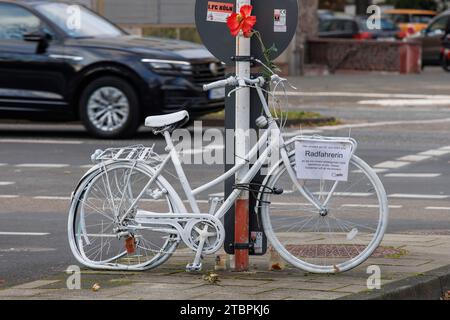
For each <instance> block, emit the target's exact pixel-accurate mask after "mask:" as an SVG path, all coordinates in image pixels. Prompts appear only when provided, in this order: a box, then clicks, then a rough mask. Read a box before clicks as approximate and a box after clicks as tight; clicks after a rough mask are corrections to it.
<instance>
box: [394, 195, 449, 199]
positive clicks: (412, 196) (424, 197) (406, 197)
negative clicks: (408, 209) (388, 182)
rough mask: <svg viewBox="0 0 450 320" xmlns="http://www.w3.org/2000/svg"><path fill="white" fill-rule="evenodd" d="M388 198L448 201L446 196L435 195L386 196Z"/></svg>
mask: <svg viewBox="0 0 450 320" xmlns="http://www.w3.org/2000/svg"><path fill="white" fill-rule="evenodd" d="M388 198H404V199H435V200H441V199H448V198H450V196H448V195H435V194H407V193H393V194H390V195H388Z"/></svg>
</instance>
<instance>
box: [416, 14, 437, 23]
mask: <svg viewBox="0 0 450 320" xmlns="http://www.w3.org/2000/svg"><path fill="white" fill-rule="evenodd" d="M431 19H433V16H430V15H420V14H415V15H412V16H411V22H412V23H425V24H428V23H429V22H430V21H431Z"/></svg>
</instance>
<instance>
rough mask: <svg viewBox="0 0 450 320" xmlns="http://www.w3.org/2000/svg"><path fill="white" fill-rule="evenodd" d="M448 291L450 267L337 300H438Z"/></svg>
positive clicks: (449, 286)
mask: <svg viewBox="0 0 450 320" xmlns="http://www.w3.org/2000/svg"><path fill="white" fill-rule="evenodd" d="M448 290H450V265H447V266H445V267H441V268H438V269H434V270H431V271H428V272H425V273H423V274H418V275H414V276H411V277H409V278H406V279H402V280H399V281H394V282H391V283H388V284H386V285H384V286H382V288H381V289H380V290H372V291H368V292H361V293H356V294H352V295H349V296H345V297H342V298H339V299H338V300H440V299H442V297H443V296H444V295H445V293H446V292H447V291H448Z"/></svg>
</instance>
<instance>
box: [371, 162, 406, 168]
mask: <svg viewBox="0 0 450 320" xmlns="http://www.w3.org/2000/svg"><path fill="white" fill-rule="evenodd" d="M409 164H410V162H405V161H385V162H381V163H378V164H376V165H375V167H376V168H384V169H398V168H401V167H404V166H407V165H409Z"/></svg>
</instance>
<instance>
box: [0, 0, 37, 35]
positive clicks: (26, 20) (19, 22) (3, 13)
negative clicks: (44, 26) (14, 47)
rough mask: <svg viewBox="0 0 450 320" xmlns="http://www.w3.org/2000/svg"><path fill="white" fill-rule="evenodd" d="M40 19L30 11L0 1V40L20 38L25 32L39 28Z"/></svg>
mask: <svg viewBox="0 0 450 320" xmlns="http://www.w3.org/2000/svg"><path fill="white" fill-rule="evenodd" d="M40 25H41V21H40V19H39V18H38V17H36V16H35V15H34V14H32V13H31V12H30V11H28V10H26V9H24V8H22V7H20V6H17V5H14V4H9V3H0V40H22V39H23V35H24V34H25V33H29V32H34V31H37V30H39V27H40Z"/></svg>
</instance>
